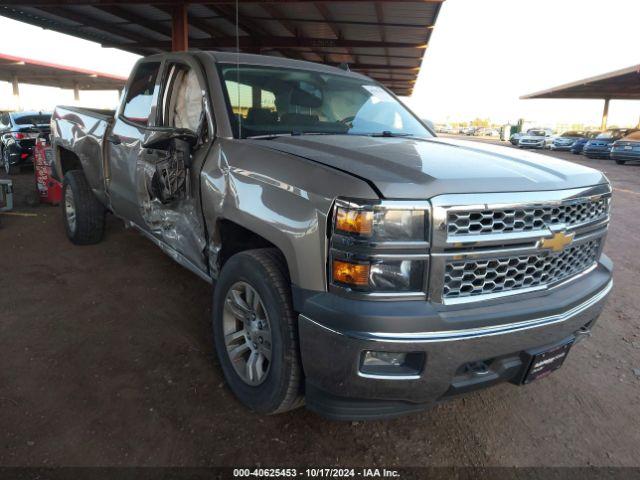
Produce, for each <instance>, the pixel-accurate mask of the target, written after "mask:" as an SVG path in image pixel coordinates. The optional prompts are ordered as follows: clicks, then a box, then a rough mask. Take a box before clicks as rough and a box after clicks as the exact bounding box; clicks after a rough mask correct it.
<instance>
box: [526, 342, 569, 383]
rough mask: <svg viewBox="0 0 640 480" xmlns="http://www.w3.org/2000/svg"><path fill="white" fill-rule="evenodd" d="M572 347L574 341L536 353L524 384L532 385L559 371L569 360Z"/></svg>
mask: <svg viewBox="0 0 640 480" xmlns="http://www.w3.org/2000/svg"><path fill="white" fill-rule="evenodd" d="M572 345H573V341H570V342H567V343H564V344H562V345H558V346H555V347H552V348H550V349H548V350H544V351H542V352H538V353H535V354H534V355H533V358H532V359H531V364H530V365H529V369H528V370H527V374H526V375H525V376H524V380H523V382H522V383H524V384H527V383H531V382H533V381H534V380H538V379H540V378H544V377H546V376H547V375H549V374H550V373H552V372H555V371H556V370H557V369H559V368H560V367H561V366H562V364H563V363H564V361H565V359H566V358H567V355H568V354H569V350H570V349H571V346H572Z"/></svg>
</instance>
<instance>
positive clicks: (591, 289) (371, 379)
mask: <svg viewBox="0 0 640 480" xmlns="http://www.w3.org/2000/svg"><path fill="white" fill-rule="evenodd" d="M611 268H612V267H611V262H610V261H609V260H608V259H607V258H606V257H604V256H603V260H602V262H601V263H600V264H599V265H598V266H597V268H595V269H594V270H593V271H591V272H589V273H588V274H586V275H584V276H582V277H580V278H579V279H576V280H575V281H573V282H570V283H568V284H566V285H564V286H562V287H558V288H556V289H552V290H550V291H548V292H547V293H546V294H545V296H544V298H543V299H542V301H541V298H540V296H539V295H538V296H527V295H526V294H523V295H521V296H516V297H523V298H519V299H515V298H511V299H509V300H506V301H504V300H503V301H502V302H499V303H493V304H491V305H489V304H485V303H484V302H483V303H482V306H475V307H472V306H469V305H467V306H466V307H465V306H457V307H456V308H452V307H448V308H447V307H435V306H434V305H433V304H431V303H428V302H415V301H414V302H363V301H359V302H357V303H360V304H361V305H360V308H358V306H355V305H351V304H350V303H349V302H354V301H353V300H346V299H342V298H336V297H335V295H331V294H320V295H319V297H321V298H316V299H315V300H314V298H311V299H310V300H309V301H308V302H306V304H307V305H308V306H309V307H310V308H309V309H308V310H307V311H306V312H304V313H303V314H301V315H300V317H299V332H300V347H301V353H302V360H303V367H304V372H305V376H306V404H307V407H308V408H309V409H311V410H313V411H316V412H317V413H319V414H321V415H324V416H326V417H329V418H332V419H340V420H355V419H371V418H381V417H390V416H395V415H400V414H404V413H408V412H412V411H418V410H422V409H425V408H427V407H429V406H431V405H434V404H436V403H438V402H440V401H443V400H446V399H448V398H451V397H454V396H456V395H458V394H461V393H465V392H469V391H472V390H476V389H479V388H484V387H488V386H490V385H494V384H496V383H499V382H504V381H511V382H513V383H520V382H521V381H522V379H523V377H524V375H525V373H526V371H527V369H528V366H529V362H530V360H531V357H532V355H531V354H532V351H533V350H536V349H540V348H541V347H545V348H546V347H552V346H554V345H556V344H559V343H563V342H566V341H570V340H572V339H574V338H576V336H581V334H582V333H584V332H587V331H589V330H590V328H591V327H592V326H593V324H594V323H595V321H596V320H597V318H598V316H599V314H600V312H601V310H602V308H603V305H604V301H605V299H606V297H607V295H608V294H609V291H610V290H611V286H612V283H611ZM325 296H326V297H325ZM322 297H324V298H322ZM369 303H375V304H377V306H371V305H365V304H369ZM487 303H488V302H487ZM365 327H367V328H365ZM366 350H372V351H388V352H421V353H423V354H424V356H425V357H426V364H425V366H424V369H423V370H422V372H421V373H420V374H419V375H416V376H413V377H408V376H407V377H395V378H394V377H389V376H384V377H383V376H380V377H375V376H370V375H363V374H362V372H361V371H360V369H361V367H360V364H361V357H362V352H364V351H366ZM478 364H483V365H484V366H485V367H486V369H485V371H482V372H478V371H474V370H473V369H471V370H470V369H469V368H468V366H469V365H478Z"/></svg>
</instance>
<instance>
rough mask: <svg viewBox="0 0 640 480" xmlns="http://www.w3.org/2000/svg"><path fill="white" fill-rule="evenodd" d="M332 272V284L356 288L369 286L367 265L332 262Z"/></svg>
mask: <svg viewBox="0 0 640 480" xmlns="http://www.w3.org/2000/svg"><path fill="white" fill-rule="evenodd" d="M332 271H333V281H334V282H339V283H345V284H347V285H354V286H357V287H367V286H369V265H365V264H361V263H350V262H343V261H340V260H334V261H333V268H332Z"/></svg>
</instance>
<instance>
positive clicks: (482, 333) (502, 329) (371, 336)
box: [300, 280, 613, 343]
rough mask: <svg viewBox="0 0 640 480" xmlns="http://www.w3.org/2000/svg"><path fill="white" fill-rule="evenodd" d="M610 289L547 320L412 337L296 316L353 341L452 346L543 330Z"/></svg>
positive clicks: (414, 333)
mask: <svg viewBox="0 0 640 480" xmlns="http://www.w3.org/2000/svg"><path fill="white" fill-rule="evenodd" d="M612 288H613V280H610V281H609V283H608V284H607V286H606V287H604V288H603V289H602V290H600V291H599V292H598V293H597V294H595V295H594V296H593V297H591V298H590V299H588V300H587V301H585V302H583V303H581V304H580V305H577V306H575V307H573V308H572V309H570V310H567V311H566V312H563V313H559V314H556V315H550V316H547V317H541V318H534V319H531V320H525V321H523V322H515V323H508V324H503V325H495V326H491V327H481V328H471V329H466V330H449V331H438V332H412V333H388V332H339V331H337V330H334V329H331V328H328V327H326V326H324V325H322V324H321V323H318V322H316V321H314V320H312V319H310V318H309V317H307V316H305V315H302V314H300V318H301V319H304V320H306V321H308V322H311V323H313V324H314V325H317V326H318V327H320V328H323V329H324V330H328V331H330V332H331V333H334V334H336V335H342V336H346V337H351V338H353V339H356V340H365V341H372V342H393V343H432V342H452V341H456V340H471V339H475V338H480V337H487V336H494V335H503V334H506V333H514V332H520V331H523V330H529V329H532V328H538V327H545V326H548V325H553V324H555V323H561V322H565V321H567V320H569V319H570V318H572V317H575V316H576V315H579V314H581V313H582V312H584V311H586V310H587V309H589V308H591V307H593V306H594V305H596V304H597V303H599V302H600V301H602V300H603V299H604V298H605V297H606V296H607V295H608V294H609V292H610V291H611V289H612Z"/></svg>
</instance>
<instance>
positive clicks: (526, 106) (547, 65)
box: [407, 0, 640, 127]
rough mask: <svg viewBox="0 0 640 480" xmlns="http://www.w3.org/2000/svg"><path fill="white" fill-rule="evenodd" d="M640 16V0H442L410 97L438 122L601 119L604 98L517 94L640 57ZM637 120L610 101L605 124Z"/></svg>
mask: <svg viewBox="0 0 640 480" xmlns="http://www.w3.org/2000/svg"><path fill="white" fill-rule="evenodd" d="M639 21H640V1H639V0H605V1H603V0H446V1H445V2H444V4H443V5H442V8H441V10H440V15H439V17H438V20H437V23H436V27H435V29H434V31H433V33H432V35H431V40H430V42H429V46H428V48H427V51H426V54H425V58H424V61H423V64H422V69H421V71H420V75H419V78H418V82H417V83H416V87H415V90H414V94H413V96H412V98H410V99H408V100H407V104H408V105H409V106H411V108H412V109H413V110H415V111H416V112H417V113H418V114H419V115H420V116H421V117H423V118H429V119H431V120H432V121H436V122H447V121H457V120H464V119H473V118H476V117H479V118H487V117H489V118H491V119H492V120H493V121H495V122H497V123H504V122H516V121H517V119H518V118H524V119H526V120H529V121H531V122H534V123H538V126H551V127H553V126H554V125H555V124H556V123H566V124H571V123H586V124H591V125H600V120H601V117H602V108H603V101H602V100H555V99H554V100H551V99H545V100H519V99H518V98H519V97H520V96H521V95H525V94H527V93H533V92H537V91H540V90H544V89H547V88H550V87H554V86H557V85H562V84H564V83H569V82H573V81H575V80H580V79H583V78H588V77H591V76H594V75H599V74H602V73H606V72H610V71H613V70H618V69H621V68H625V67H629V66H632V65H637V64H640V50H639V49H638V22H639ZM639 117H640V101H615V100H612V101H611V104H610V107H609V125H614V124H618V125H628V126H635V125H636V124H637V123H638V119H639Z"/></svg>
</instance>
